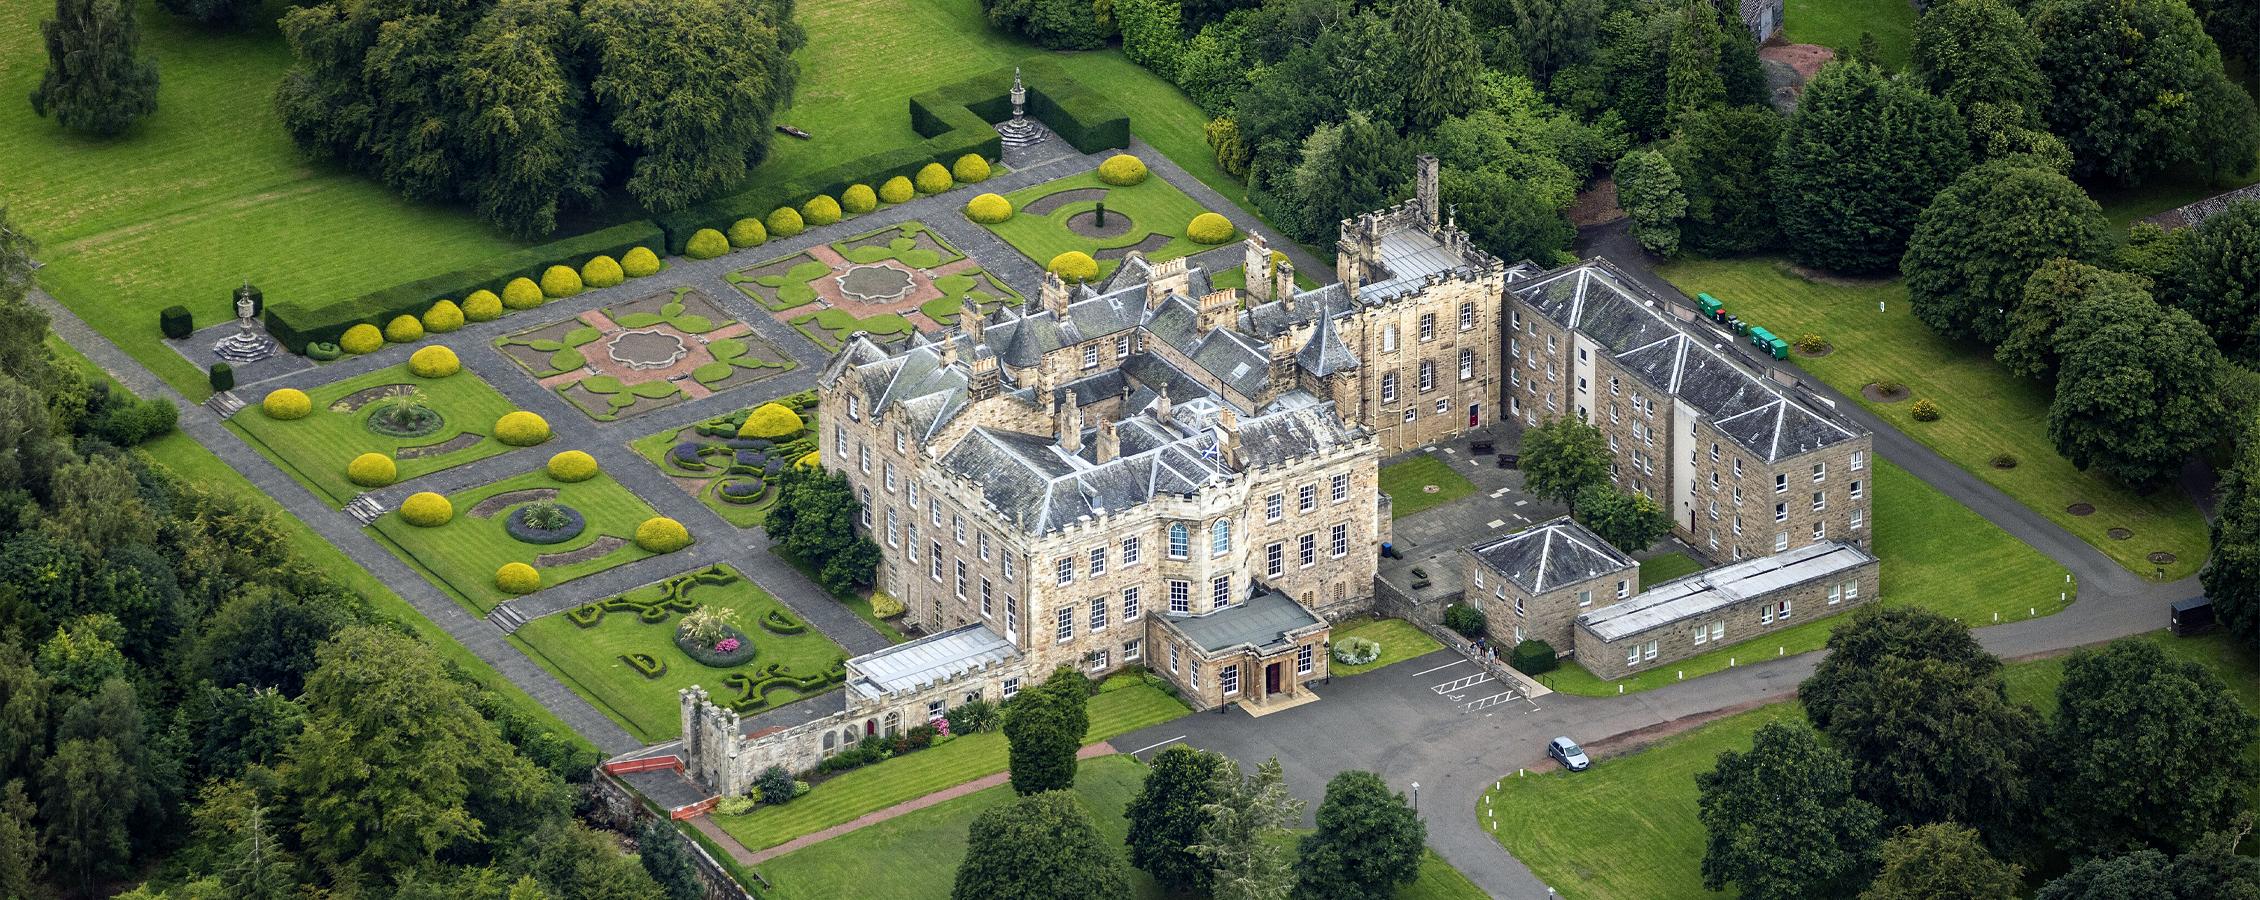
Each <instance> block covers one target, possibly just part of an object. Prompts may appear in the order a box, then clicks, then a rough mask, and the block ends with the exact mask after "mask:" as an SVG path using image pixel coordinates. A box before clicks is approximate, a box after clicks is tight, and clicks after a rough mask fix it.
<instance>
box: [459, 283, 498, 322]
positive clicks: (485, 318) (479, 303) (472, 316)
mask: <svg viewBox="0 0 2260 900" xmlns="http://www.w3.org/2000/svg"><path fill="white" fill-rule="evenodd" d="M463 318H466V319H469V320H471V321H473V322H492V321H494V320H496V319H499V318H502V298H501V297H497V296H495V295H494V292H493V291H485V290H480V291H472V292H471V296H468V297H465V298H463Z"/></svg>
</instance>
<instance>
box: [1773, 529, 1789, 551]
mask: <svg viewBox="0 0 2260 900" xmlns="http://www.w3.org/2000/svg"><path fill="white" fill-rule="evenodd" d="M1773 549H1774V552H1775V553H1779V552H1781V551H1783V550H1787V549H1789V532H1786V531H1782V532H1776V533H1775V534H1774V536H1773Z"/></svg>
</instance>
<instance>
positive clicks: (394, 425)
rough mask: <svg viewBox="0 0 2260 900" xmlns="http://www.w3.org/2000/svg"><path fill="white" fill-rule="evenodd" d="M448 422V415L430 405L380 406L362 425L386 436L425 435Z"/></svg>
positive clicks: (411, 436) (407, 436)
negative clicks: (443, 414) (440, 412)
mask: <svg viewBox="0 0 2260 900" xmlns="http://www.w3.org/2000/svg"><path fill="white" fill-rule="evenodd" d="M446 424H447V417H446V416H442V415H440V414H439V410H436V409H433V408H431V407H429V406H410V407H395V406H380V407H378V408H377V410H376V411H375V412H372V413H370V414H369V417H368V418H366V419H363V420H361V427H363V428H367V429H369V430H370V431H373V432H376V433H378V434H381V435H384V436H385V437H395V438H413V437H423V436H424V435H427V434H431V433H432V432H435V431H438V430H439V429H440V426H442V425H446Z"/></svg>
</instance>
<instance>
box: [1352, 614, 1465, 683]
mask: <svg viewBox="0 0 2260 900" xmlns="http://www.w3.org/2000/svg"><path fill="white" fill-rule="evenodd" d="M1354 637H1361V638H1365V639H1366V640H1369V641H1374V642H1376V643H1379V644H1380V645H1381V655H1380V656H1379V657H1376V658H1375V659H1374V660H1373V661H1372V662H1369V663H1366V664H1364V665H1357V666H1353V665H1349V664H1346V663H1339V662H1329V663H1328V664H1327V670H1326V671H1327V673H1328V674H1332V675H1356V674H1359V673H1361V672H1371V671H1373V670H1375V669H1378V668H1381V667H1382V666H1386V665H1389V664H1390V663H1399V662H1404V661H1405V660H1408V659H1412V658H1413V657H1416V656H1421V655H1424V654H1428V653H1433V652H1435V651H1437V650H1442V649H1444V645H1443V644H1439V643H1437V642H1436V639H1435V638H1432V637H1429V636H1428V632H1425V631H1422V630H1420V629H1419V628H1418V627H1415V626H1414V625H1413V623H1411V622H1407V621H1405V620H1403V619H1364V620H1357V621H1348V622H1343V623H1341V624H1339V625H1336V626H1335V627H1334V636H1333V640H1334V641H1335V642H1336V643H1340V642H1341V641H1342V640H1343V639H1345V638H1354Z"/></svg>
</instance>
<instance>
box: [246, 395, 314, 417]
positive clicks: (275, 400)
mask: <svg viewBox="0 0 2260 900" xmlns="http://www.w3.org/2000/svg"><path fill="white" fill-rule="evenodd" d="M259 411H260V412H263V413H266V414H267V418H270V419H277V420H281V421H284V422H288V421H290V420H292V419H303V418H306V416H307V415H308V414H309V413H312V412H313V411H314V401H313V399H312V398H310V397H307V396H306V392H305V391H302V390H299V389H297V388H276V389H274V390H272V391H268V392H267V399H265V400H261V401H259Z"/></svg>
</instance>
